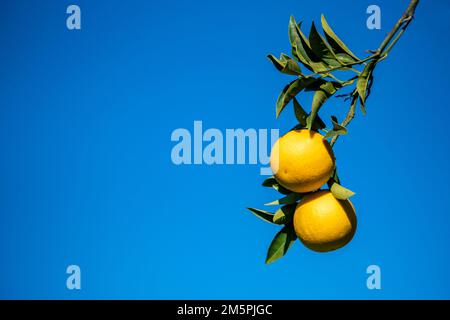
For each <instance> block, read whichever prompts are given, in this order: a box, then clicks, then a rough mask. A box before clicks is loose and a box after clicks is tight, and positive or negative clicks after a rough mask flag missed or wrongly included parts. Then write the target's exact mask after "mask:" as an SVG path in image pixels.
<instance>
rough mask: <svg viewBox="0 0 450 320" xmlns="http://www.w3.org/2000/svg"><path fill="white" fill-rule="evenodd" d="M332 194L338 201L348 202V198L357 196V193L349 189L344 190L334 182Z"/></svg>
mask: <svg viewBox="0 0 450 320" xmlns="http://www.w3.org/2000/svg"><path fill="white" fill-rule="evenodd" d="M330 191H331V193H332V194H333V196H334V197H335V198H336V199H339V200H347V199H348V198H350V197H352V196H354V195H355V193H354V192H353V191H351V190H349V189H347V188H344V187H343V186H341V185H340V184H338V183H337V182H334V183H333V184H332V185H331V188H330Z"/></svg>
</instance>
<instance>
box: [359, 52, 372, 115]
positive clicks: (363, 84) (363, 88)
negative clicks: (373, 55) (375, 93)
mask: <svg viewBox="0 0 450 320" xmlns="http://www.w3.org/2000/svg"><path fill="white" fill-rule="evenodd" d="M375 64H376V62H375V61H374V60H371V61H369V63H367V65H366V66H365V68H364V70H363V71H362V72H361V74H360V75H359V77H358V82H357V83H356V89H357V91H358V94H359V100H360V102H361V110H362V111H363V113H364V114H365V113H366V109H365V105H366V96H367V92H368V91H369V90H370V88H369V86H368V85H369V80H370V78H371V76H372V72H373V69H374V68H375Z"/></svg>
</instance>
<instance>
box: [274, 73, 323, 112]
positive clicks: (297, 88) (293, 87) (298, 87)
mask: <svg viewBox="0 0 450 320" xmlns="http://www.w3.org/2000/svg"><path fill="white" fill-rule="evenodd" d="M317 81H319V80H318V79H315V78H301V79H296V80H294V81H292V82H291V83H289V84H288V85H287V86H286V87H284V89H283V91H282V92H281V93H280V95H279V97H278V100H277V104H276V118H278V117H279V116H280V113H281V111H283V109H284V107H286V105H287V104H288V103H289V102H290V101H291V100H292V98H294V97H295V96H296V95H297V94H299V93H300V92H301V91H302V90H303V89H305V88H307V87H309V86H311V85H313V84H314V83H315V82H317Z"/></svg>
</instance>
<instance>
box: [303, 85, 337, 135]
mask: <svg viewBox="0 0 450 320" xmlns="http://www.w3.org/2000/svg"><path fill="white" fill-rule="evenodd" d="M335 92H336V88H335V84H334V83H333V82H325V83H324V84H322V85H321V86H320V88H319V89H318V90H317V91H316V92H315V94H314V97H313V102H312V106H311V114H310V115H309V116H308V119H307V127H308V129H311V127H312V124H313V123H314V120H315V118H316V115H317V113H318V112H319V110H320V108H321V107H322V105H323V104H324V103H325V101H326V100H327V99H328V98H329V97H331V96H332V95H333V94H334V93H335Z"/></svg>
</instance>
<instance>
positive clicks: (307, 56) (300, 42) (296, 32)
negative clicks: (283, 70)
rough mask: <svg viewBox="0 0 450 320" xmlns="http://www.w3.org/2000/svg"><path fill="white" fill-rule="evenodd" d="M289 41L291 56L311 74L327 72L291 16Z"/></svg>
mask: <svg viewBox="0 0 450 320" xmlns="http://www.w3.org/2000/svg"><path fill="white" fill-rule="evenodd" d="M289 40H290V42H291V46H292V54H293V56H294V57H295V58H297V59H298V61H300V62H301V63H302V64H303V65H304V66H305V67H306V68H308V69H309V70H311V71H313V72H322V71H326V70H327V66H326V64H324V63H323V62H322V61H321V60H320V59H319V58H318V57H317V56H316V55H315V54H314V52H313V51H312V49H311V47H310V44H309V41H308V38H306V36H305V35H304V34H303V32H302V31H301V29H300V25H298V24H297V23H296V22H295V19H294V17H292V16H291V18H290V20H289Z"/></svg>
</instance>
